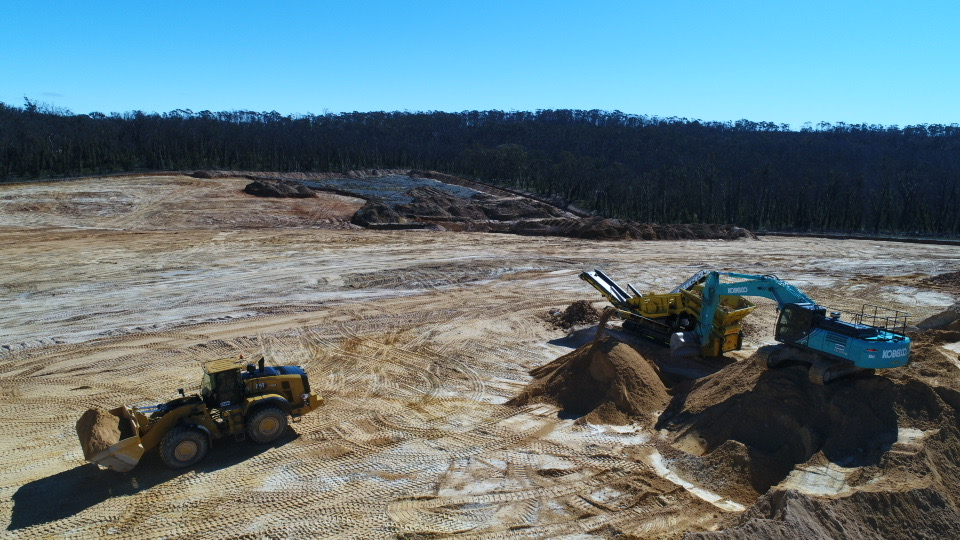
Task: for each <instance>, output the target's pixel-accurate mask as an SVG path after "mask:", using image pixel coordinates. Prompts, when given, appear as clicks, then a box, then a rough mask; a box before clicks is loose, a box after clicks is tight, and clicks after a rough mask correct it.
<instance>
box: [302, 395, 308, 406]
mask: <svg viewBox="0 0 960 540" xmlns="http://www.w3.org/2000/svg"><path fill="white" fill-rule="evenodd" d="M300 399H301V400H303V404H304V405H307V404H309V403H310V394H300Z"/></svg>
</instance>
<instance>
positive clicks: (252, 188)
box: [243, 180, 317, 199]
mask: <svg viewBox="0 0 960 540" xmlns="http://www.w3.org/2000/svg"><path fill="white" fill-rule="evenodd" d="M243 191H244V192H245V193H248V194H250V195H254V196H257V197H293V198H298V199H306V198H309V197H316V196H317V194H316V193H314V191H313V190H312V189H310V188H308V187H307V186H305V185H303V184H298V183H296V182H289V181H269V180H255V181H253V182H251V183H249V184H247V186H246V187H245V188H243Z"/></svg>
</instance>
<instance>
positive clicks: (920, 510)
mask: <svg viewBox="0 0 960 540" xmlns="http://www.w3.org/2000/svg"><path fill="white" fill-rule="evenodd" d="M767 352H769V349H764V350H761V351H760V352H758V353H757V355H755V356H754V357H753V358H752V359H748V360H745V361H742V362H739V363H736V364H732V365H730V366H727V367H725V368H723V369H721V370H720V371H718V372H717V373H714V374H713V375H710V376H708V377H704V378H703V379H700V380H698V381H696V382H694V383H692V384H689V385H688V386H687V387H686V388H682V389H678V390H680V392H678V394H677V396H676V397H675V398H674V399H673V401H672V402H671V403H670V406H669V407H668V408H667V410H666V411H665V412H664V414H663V415H661V418H660V421H659V422H658V423H657V426H656V427H657V428H659V429H665V430H667V431H668V432H669V434H668V435H667V439H668V440H669V441H670V442H671V443H672V446H671V447H668V448H665V449H664V450H663V451H662V453H663V455H664V457H665V458H666V459H667V460H668V462H669V463H670V466H671V468H673V469H674V471H675V472H677V474H679V475H680V476H682V477H684V478H686V479H688V480H689V481H692V482H695V483H697V484H698V485H700V486H703V487H705V488H707V489H710V490H711V491H714V492H716V493H718V494H720V495H723V496H725V497H727V498H730V499H732V500H736V501H737V502H741V503H744V504H750V503H751V502H755V504H754V506H753V507H752V508H751V509H749V510H748V511H747V512H746V513H744V514H743V515H742V516H741V518H740V519H739V521H738V522H737V523H736V524H735V525H736V526H735V528H733V529H728V530H727V532H725V533H724V534H729V535H734V536H737V537H743V536H753V535H757V536H761V537H785V538H801V537H803V538H811V537H824V538H828V537H838V536H849V537H853V538H858V537H860V536H858V535H860V534H861V533H862V534H863V535H865V536H864V537H871V538H872V537H876V535H877V534H879V535H880V536H881V537H904V534H905V533H904V532H902V531H909V530H910V529H909V527H903V524H912V523H918V524H920V525H919V526H920V527H921V530H928V531H933V530H944V531H951V530H956V529H957V528H960V521H958V517H960V468H958V467H957V463H960V420H958V412H960V392H957V391H956V390H953V389H950V388H947V387H944V386H933V385H931V384H928V383H926V382H923V381H921V380H918V379H916V378H914V377H913V376H912V375H911V371H910V370H909V369H908V368H900V369H897V370H889V371H885V372H884V373H885V374H887V373H888V374H889V377H888V376H878V375H861V376H857V377H850V378H845V379H841V380H838V381H835V382H833V383H830V384H828V385H826V386H817V385H813V384H810V383H809V382H808V381H807V373H806V371H807V369H806V368H805V367H803V366H794V367H785V368H781V369H775V370H769V369H766V368H765V367H763V362H764V359H765V354H766V353H767ZM923 354H924V353H923V352H922V351H921V353H920V358H918V359H914V362H922V363H925V362H926V360H922V359H921V358H923ZM937 354H940V353H939V352H937ZM953 370H954V371H953V372H954V373H955V367H954V368H953ZM891 377H892V378H891ZM937 380H939V379H937ZM903 433H910V434H911V435H910V436H909V437H908V438H907V439H904V438H903ZM800 465H802V466H803V467H804V468H809V467H821V468H823V467H826V468H827V469H829V468H830V467H834V469H836V470H840V469H841V468H843V469H844V470H850V469H852V470H854V472H852V473H849V474H848V475H847V476H846V479H845V480H844V482H845V485H846V486H848V487H847V488H846V489H845V490H844V491H842V492H840V493H839V494H836V495H811V494H797V493H793V492H791V491H789V490H790V489H793V486H794V485H793V484H791V482H792V480H790V479H789V478H788V475H789V474H790V473H791V472H792V471H794V470H795V468H797V467H798V466H800ZM835 474H839V475H841V476H840V478H844V476H843V475H844V474H847V473H841V472H837V473H835ZM790 478H792V477H790ZM781 482H783V483H782V484H781ZM778 484H780V486H779V487H776V486H778ZM770 488H775V489H773V490H770ZM784 493H787V494H788V495H784ZM791 493H792V495H790V494H791ZM758 497H759V499H758ZM784 497H786V498H784ZM931 508H933V509H934V512H933V513H931V512H930V509H931ZM880 516H890V517H889V518H888V519H893V520H894V521H895V522H897V523H898V524H897V525H894V524H889V525H887V524H883V523H879V521H878V520H879V517H880ZM800 523H803V524H804V525H802V526H801V525H800ZM944 523H948V524H949V526H947V528H944V529H937V527H943V526H944ZM818 527H823V529H822V530H821V529H819V528H818ZM895 529H898V530H896V531H895V534H894V533H892V532H891V531H894V530H895ZM851 531H855V532H856V534H853V535H851ZM891 535H892V536H891ZM704 536H705V537H706V536H709V535H708V534H705V535H704ZM948 536H949V535H948Z"/></svg>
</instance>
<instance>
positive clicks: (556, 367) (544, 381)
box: [507, 337, 669, 424]
mask: <svg viewBox="0 0 960 540" xmlns="http://www.w3.org/2000/svg"><path fill="white" fill-rule="evenodd" d="M530 374H531V375H533V377H534V379H533V381H531V382H530V383H529V384H528V385H527V387H526V388H524V389H523V391H521V392H520V393H519V394H518V395H517V396H516V397H514V398H513V399H511V400H510V401H508V402H507V404H508V405H526V404H528V403H536V402H546V403H551V404H554V405H557V406H558V407H560V408H561V412H560V414H561V415H576V416H581V418H580V420H579V421H581V422H589V423H593V424H626V423H629V422H630V421H631V420H639V421H641V422H643V423H649V422H650V419H651V417H652V416H651V415H653V414H654V413H658V412H659V411H661V410H663V407H664V406H665V405H666V404H667V402H668V401H669V394H668V393H667V389H666V387H665V386H664V384H663V381H662V380H661V378H660V374H659V369H658V368H657V367H656V366H655V365H654V364H653V363H651V362H649V361H647V359H645V358H644V357H643V356H641V355H640V353H638V352H637V351H636V350H634V349H633V348H632V347H630V346H629V345H627V344H626V343H621V342H619V341H617V340H615V339H612V338H610V337H604V338H602V339H600V340H599V341H595V342H592V343H589V344H587V345H584V346H582V347H580V348H579V349H576V350H575V351H573V352H570V353H568V354H565V355H563V356H561V357H559V358H557V359H556V360H554V361H552V362H550V363H548V364H545V365H543V366H540V367H538V368H536V369H533V370H531V371H530Z"/></svg>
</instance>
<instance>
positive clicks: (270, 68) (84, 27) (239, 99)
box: [0, 0, 960, 129]
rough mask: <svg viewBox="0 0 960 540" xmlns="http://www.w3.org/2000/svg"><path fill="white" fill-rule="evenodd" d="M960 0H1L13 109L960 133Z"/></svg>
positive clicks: (1, 81)
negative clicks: (444, 116) (483, 116)
mask: <svg viewBox="0 0 960 540" xmlns="http://www.w3.org/2000/svg"><path fill="white" fill-rule="evenodd" d="M958 28H960V2H955V1H936V2H925V1H923V0H916V1H913V2H888V1H883V0H875V1H845V0H841V1H836V0H834V1H832V2H820V1H802V2H784V1H777V0H766V1H756V2H754V1H744V2H724V1H719V0H715V1H694V0H689V1H682V0H680V1H675V2H664V1H662V0H660V1H657V2H646V1H635V2H628V1H607V2H604V1H592V2H586V1H581V2H572V1H565V0H554V1H549V2H548V1H522V0H514V1H496V0H489V1H473V2H466V1H458V0H447V1H440V2H435V1H416V0H414V1H407V2H399V1H397V2H388V1H364V0H354V1H349V2H348V1H346V0H341V1H338V2H325V1H314V2H283V1H276V2H267V1H263V2H247V1H231V2H226V1H224V2H206V1H201V0H194V1H191V2H179V1H176V0H164V1H162V2H141V1H134V0H127V1H124V2H109V1H96V2H94V1H81V0H77V1H72V2H68V1H62V2H49V1H44V0H16V1H13V0H0V101H2V102H5V103H8V104H12V105H18V106H19V105H22V104H23V98H24V96H28V97H30V98H31V99H34V100H38V101H42V102H46V103H49V104H52V105H56V106H59V107H64V108H67V109H70V110H71V111H73V112H76V113H87V112H92V111H100V112H105V113H109V112H114V111H117V112H122V111H130V110H143V111H147V112H165V111H170V110H174V109H178V108H184V109H192V110H194V111H200V110H204V109H207V110H212V111H219V110H254V111H271V110H276V111H279V112H281V113H283V114H289V113H315V114H320V113H324V112H334V113H336V112H344V111H375V110H386V111H403V110H410V111H427V110H440V111H463V110H473V109H476V110H487V109H501V110H536V109H548V108H571V109H604V110H620V111H623V112H625V113H632V114H647V115H657V116H664V117H671V116H676V117H686V118H699V119H703V120H718V121H724V120H738V119H741V118H746V119H749V120H754V121H770V122H777V123H789V124H791V125H792V126H793V127H794V129H799V128H800V127H801V126H802V125H803V123H804V122H813V123H818V122H821V121H826V122H838V121H842V122H847V123H863V122H866V123H871V124H884V125H894V124H896V125H900V126H905V125H909V124H921V123H945V124H948V123H958V122H960V31H958Z"/></svg>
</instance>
